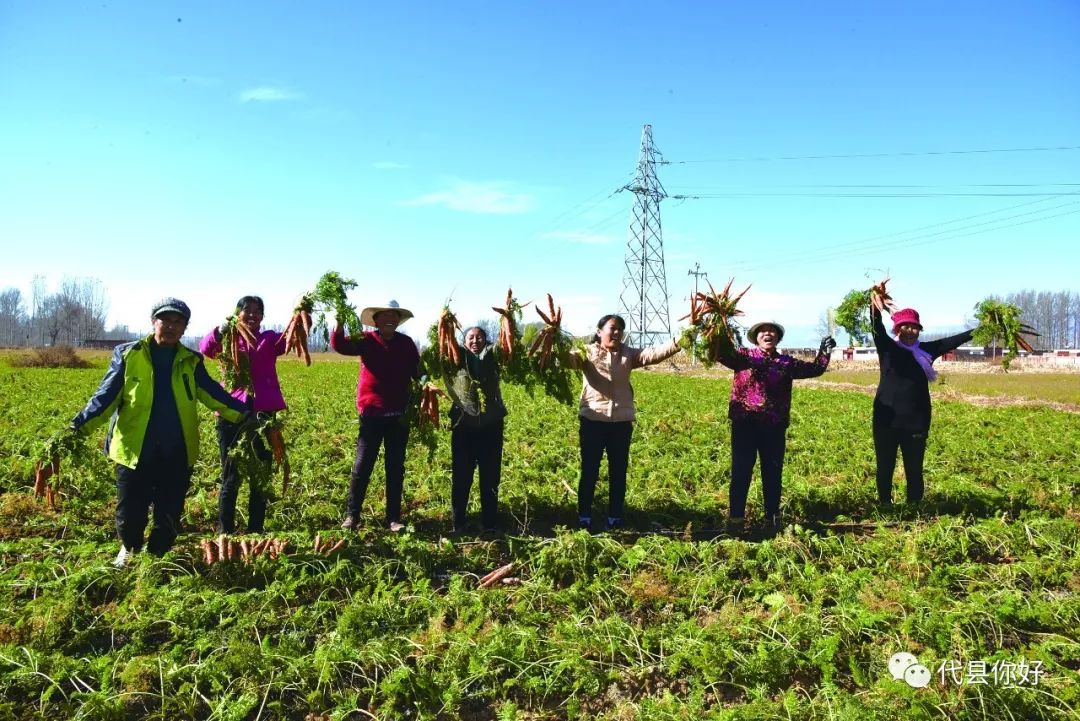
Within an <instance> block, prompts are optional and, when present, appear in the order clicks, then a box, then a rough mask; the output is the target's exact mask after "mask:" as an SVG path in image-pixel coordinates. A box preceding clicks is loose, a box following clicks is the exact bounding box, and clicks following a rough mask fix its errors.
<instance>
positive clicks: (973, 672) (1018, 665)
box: [889, 651, 1045, 688]
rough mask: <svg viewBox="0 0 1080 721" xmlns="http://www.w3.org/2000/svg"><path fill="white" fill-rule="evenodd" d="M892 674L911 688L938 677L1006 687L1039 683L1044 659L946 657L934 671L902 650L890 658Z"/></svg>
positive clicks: (963, 683) (956, 682) (946, 681)
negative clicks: (965, 658)
mask: <svg viewBox="0 0 1080 721" xmlns="http://www.w3.org/2000/svg"><path fill="white" fill-rule="evenodd" d="M889 673H890V674H891V675H892V677H893V679H894V680H896V681H904V682H906V683H907V685H908V686H911V687H912V688H926V687H927V686H929V685H930V681H931V680H932V679H933V677H934V676H937V677H938V679H939V680H940V681H941V684H942V685H943V686H949V685H952V686H977V685H994V686H1005V687H1014V688H1015V687H1021V686H1028V687H1030V686H1038V685H1039V680H1040V679H1041V678H1043V676H1044V675H1045V671H1044V669H1043V664H1042V661H1028V660H1027V659H1024V658H1021V659H1020V660H1019V661H1005V660H998V661H993V662H991V663H988V662H986V661H968V662H967V663H964V662H962V661H960V660H958V659H946V660H944V661H942V662H941V663H940V664H938V667H937V670H936V671H935V672H934V673H931V672H930V669H929V668H928V667H926V666H924V665H923V664H921V663H919V659H917V658H916V657H915V656H914V654H910V653H907V652H906V651H901V652H900V653H894V654H893V655H892V656H891V657H890V658H889Z"/></svg>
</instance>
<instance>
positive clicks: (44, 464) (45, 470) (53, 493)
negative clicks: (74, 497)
mask: <svg viewBox="0 0 1080 721" xmlns="http://www.w3.org/2000/svg"><path fill="white" fill-rule="evenodd" d="M54 477H55V478H56V479H57V482H55V483H49V480H50V479H51V478H54ZM59 478H60V458H59V456H53V457H52V458H50V459H48V460H44V461H42V460H38V461H37V462H35V463H34V497H35V498H42V497H44V498H45V503H47V504H48V505H49V508H56V507H57V505H59V503H58V501H57V498H59V496H60V490H59V488H58V487H55V488H54V485H56V486H59Z"/></svg>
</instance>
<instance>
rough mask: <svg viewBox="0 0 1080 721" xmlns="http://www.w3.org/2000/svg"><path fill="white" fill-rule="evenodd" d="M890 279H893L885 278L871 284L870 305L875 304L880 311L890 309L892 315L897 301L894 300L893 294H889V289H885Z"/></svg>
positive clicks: (883, 311)
mask: <svg viewBox="0 0 1080 721" xmlns="http://www.w3.org/2000/svg"><path fill="white" fill-rule="evenodd" d="M889 280H891V279H890V278H885V279H884V280H882V281H880V282H878V283H875V284H874V285H872V286H870V305H871V306H873V307H874V308H875V309H876V310H877V312H878V313H885V312H886V311H888V313H889V314H890V315H892V312H893V311H894V310H896V303H895V302H893V299H892V296H891V295H889V291H887V290H885V285H886V284H887V283H888V282H889Z"/></svg>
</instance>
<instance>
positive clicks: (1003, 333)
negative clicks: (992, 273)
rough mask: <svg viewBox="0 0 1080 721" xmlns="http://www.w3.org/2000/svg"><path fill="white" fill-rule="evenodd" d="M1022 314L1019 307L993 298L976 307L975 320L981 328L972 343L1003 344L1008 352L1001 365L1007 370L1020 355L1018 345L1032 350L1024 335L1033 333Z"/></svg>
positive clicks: (974, 334) (974, 335) (985, 344)
mask: <svg viewBox="0 0 1080 721" xmlns="http://www.w3.org/2000/svg"><path fill="white" fill-rule="evenodd" d="M1021 312H1022V311H1021V310H1020V308H1018V307H1017V306H1015V305H1010V304H1009V303H1005V302H1002V301H999V300H995V299H993V298H987V299H986V300H984V301H981V302H980V303H978V304H976V306H975V319H976V320H978V321H979V326H978V328H976V329H975V332H974V333H972V341H973V342H974V343H975V344H976V345H984V346H987V345H991V344H994V343H1001V344H1003V345H1004V346H1005V348H1006V349H1007V350H1008V353H1007V354H1006V355H1005V357H1004V358H1003V359H1002V363H1001V365H1002V366H1003V367H1004V368H1005V370H1008V369H1009V365H1010V363H1011V362H1012V359H1013V358H1015V357H1016V356H1017V355H1018V351H1017V346H1018V345H1019V346H1021V347H1024V348H1025V349H1026V350H1030V347H1029V346H1028V345H1027V342H1026V341H1025V340H1024V338H1023V336H1022V334H1023V333H1033V331H1032V329H1031V328H1030V327H1029V326H1026V325H1024V323H1023V322H1021V320H1020V314H1021Z"/></svg>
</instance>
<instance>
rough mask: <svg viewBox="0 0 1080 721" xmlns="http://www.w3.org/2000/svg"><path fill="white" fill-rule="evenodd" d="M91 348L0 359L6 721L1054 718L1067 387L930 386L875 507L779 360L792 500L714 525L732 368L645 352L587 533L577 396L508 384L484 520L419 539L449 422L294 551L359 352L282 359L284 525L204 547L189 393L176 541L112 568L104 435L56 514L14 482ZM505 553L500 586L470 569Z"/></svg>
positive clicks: (1069, 714) (1073, 521) (1063, 595)
mask: <svg viewBox="0 0 1080 721" xmlns="http://www.w3.org/2000/svg"><path fill="white" fill-rule="evenodd" d="M100 377H101V369H100V368H98V369H90V370H55V371H54V370H37V369H35V370H18V371H16V370H11V369H4V368H0V404H2V407H3V408H4V409H5V411H4V415H3V416H2V417H0V719H9V718H10V719H22V718H37V717H41V716H53V717H62V718H102V719H109V718H116V719H125V718H155V719H156V718H160V719H166V718H168V719H186V718H191V719H195V718H198V719H207V718H213V719H255V718H263V719H266V718H287V719H298V720H299V719H304V718H305V717H307V716H308V715H309V714H312V715H321V716H323V717H324V718H334V719H345V718H350V719H351V718H365V719H366V718H378V719H402V718H410V719H413V718H424V719H469V720H472V719H529V720H532V721H538V720H540V719H544V720H547V719H611V720H615V719H649V720H650V721H651V720H652V719H699V718H700V719H725V720H734V719H746V720H752V719H762V720H764V719H774V718H796V719H852V720H855V719H859V720H861V719H909V718H916V719H982V718H1005V719H1008V718H1013V719H1076V718H1078V715H1077V711H1076V709H1077V708H1080V684H1078V683H1077V681H1080V677H1078V676H1080V674H1078V669H1080V643H1078V636H1080V580H1078V579H1080V513H1078V512H1077V510H1076V509H1077V508H1078V501H1080V471H1078V470H1077V466H1076V458H1077V457H1080V429H1078V427H1077V424H1076V422H1075V416H1073V415H1071V414H1066V413H1061V412H1058V411H1055V410H1052V409H1046V408H1030V407H1006V408H985V407H974V406H971V405H968V404H965V403H961V402H955V401H950V400H941V401H936V402H935V420H934V424H935V425H934V429H933V432H932V434H931V437H930V444H929V449H928V453H927V484H928V491H927V497H926V500H925V501H924V502H923V504H921V505H920V506H919V507H917V508H909V507H904V506H900V507H898V508H897V509H896V510H895V511H891V512H888V513H884V514H882V513H880V512H878V511H877V510H875V509H874V507H873V498H874V495H875V493H874V489H873V477H872V472H873V471H872V469H873V451H872V448H871V443H870V437H869V418H870V407H871V398H870V397H869V396H868V395H865V394H863V393H858V392H851V391H841V390H829V389H809V388H801V389H798V390H797V391H796V393H795V399H794V405H793V422H792V426H791V429H790V431H789V444H788V456H787V464H786V466H785V478H784V512H785V514H786V516H787V517H788V518H789V519H790V520H791V521H792V524H791V525H790V526H789V527H788V528H787V529H785V530H784V531H783V532H782V533H780V534H779V535H771V534H769V533H766V532H765V531H764V529H762V528H761V527H760V526H758V525H753V526H752V528H751V530H750V532H749V534H748V535H747V537H741V538H732V537H729V536H727V535H726V534H725V533H724V532H722V531H719V530H717V529H721V528H722V527H723V524H722V521H723V518H724V517H725V515H726V513H727V478H728V464H729V461H728V459H729V454H730V447H729V445H728V422H727V419H726V405H727V393H728V390H729V385H728V383H727V381H725V380H723V379H715V378H696V377H695V378H687V377H680V376H674V375H663V374H653V373H639V374H637V375H636V380H635V387H636V390H637V401H638V405H639V419H638V423H637V425H636V427H635V435H634V445H633V449H632V456H631V470H630V478H629V486H630V489H629V494H628V506H629V513H628V528H627V529H626V531H625V532H622V533H619V534H613V535H609V534H602V535H598V536H590V535H588V534H586V533H583V532H573V531H570V530H567V527H568V526H572V524H573V520H574V518H575V512H574V505H573V502H574V499H573V498H572V496H571V494H570V493H569V492H568V491H567V489H566V486H567V485H569V486H571V487H573V486H575V485H576V476H577V447H576V442H575V441H574V440H573V439H574V436H575V431H576V418H575V415H576V414H575V410H574V409H573V408H569V407H565V406H560V405H558V404H555V403H553V402H552V401H550V400H549V399H547V398H543V397H538V398H530V397H528V396H527V395H526V394H524V392H522V391H520V390H519V389H516V388H506V389H505V395H506V398H507V403H508V406H509V408H510V410H511V416H510V417H509V419H508V427H507V443H506V452H505V456H504V475H503V486H502V493H501V504H502V507H503V510H502V515H501V520H502V522H503V525H504V526H505V527H506V528H507V530H508V533H507V535H505V536H503V537H500V538H495V539H486V538H478V537H474V536H465V537H461V538H454V539H449V538H445V537H444V536H445V535H446V532H447V531H448V529H449V526H450V509H449V485H450V484H449V480H450V474H449V467H448V466H449V452H448V439H447V438H446V437H445V434H444V436H443V437H442V438H441V439H440V445H439V448H438V449H437V453H436V456H435V461H434V463H433V464H430V465H429V464H428V462H427V458H426V454H425V453H423V452H421V449H419V448H415V449H413V450H412V451H411V452H410V455H409V459H408V468H407V470H408V474H407V480H406V506H405V507H406V520H407V521H408V522H409V524H410V528H409V531H408V532H407V533H405V534H402V535H399V536H395V535H391V534H388V533H385V532H383V531H382V530H381V529H380V527H379V524H378V519H380V518H381V516H382V509H383V498H382V493H381V486H382V476H381V471H377V473H376V477H375V478H374V479H373V481H372V484H371V489H372V490H371V491H370V492H369V496H368V499H367V502H366V504H365V508H364V521H365V526H364V528H363V529H362V530H361V531H360V532H359V533H358V534H356V535H354V536H350V537H349V541H348V543H347V545H346V547H345V549H344V550H343V552H341V553H340V554H338V555H336V556H334V557H331V558H327V557H325V556H320V555H316V554H315V553H313V552H311V551H309V550H307V549H311V547H312V538H313V537H314V535H315V534H316V533H321V534H322V535H323V537H324V538H326V537H327V536H330V537H332V538H340V537H342V535H343V534H342V533H341V532H340V531H337V530H334V529H336V526H337V524H338V523H339V522H340V520H341V517H342V513H343V508H344V499H345V493H346V487H347V478H348V471H349V467H350V465H351V461H352V446H353V442H354V440H355V416H354V410H353V402H354V390H355V382H356V367H355V365H354V364H351V363H318V362H317V363H316V364H315V365H314V366H313V367H312V368H310V369H305V368H303V367H302V365H300V364H297V363H291V362H290V363H285V364H283V365H282V381H283V386H284V390H285V393H286V397H287V399H288V401H289V403H290V414H289V420H288V425H287V431H286V434H287V440H288V442H289V444H290V448H291V451H290V456H291V459H292V467H293V484H292V486H291V487H290V490H289V493H288V495H287V496H286V497H284V498H282V499H279V500H277V501H275V502H274V503H273V504H272V505H271V509H270V514H269V518H268V531H269V532H270V533H271V534H272V535H275V536H280V537H287V538H288V539H289V540H290V541H291V542H292V546H293V548H294V549H298V550H296V551H294V552H293V554H292V555H290V556H288V557H286V558H283V559H279V560H278V561H270V560H269V559H257V560H256V561H254V562H253V563H251V564H242V563H230V564H216V565H214V566H210V567H207V566H205V565H204V564H203V562H202V560H201V552H200V551H199V550H198V542H199V541H200V540H201V539H202V538H206V537H207V536H208V535H209V534H211V533H212V529H213V524H214V519H215V509H216V490H217V473H218V468H217V464H216V458H215V456H216V447H215V446H214V444H213V441H212V435H213V426H212V423H211V422H210V418H209V417H207V418H205V419H204V420H205V422H204V423H203V426H202V434H203V446H202V457H201V458H200V459H199V462H198V463H197V464H196V468H195V476H194V479H193V486H192V490H191V492H190V495H189V500H188V504H187V514H186V528H185V532H184V533H183V534H182V535H181V537H180V540H179V543H178V545H177V548H176V549H175V550H174V551H173V552H171V553H170V554H168V555H167V556H166V557H165V558H163V559H155V558H153V557H146V556H139V557H137V561H136V563H135V564H134V565H133V566H132V567H131V568H129V569H126V570H125V571H123V572H116V571H113V570H111V569H109V568H108V567H107V565H106V564H107V561H108V560H109V559H110V558H111V557H112V555H114V554H115V551H116V548H117V545H116V541H115V538H114V534H113V531H112V528H111V514H112V506H113V503H114V499H115V491H114V489H113V485H112V477H111V473H110V468H109V465H108V463H107V462H106V461H105V459H104V458H102V457H96V458H95V459H94V460H93V461H92V462H91V463H90V464H89V465H88V466H86V467H83V468H79V469H64V473H65V474H66V479H65V482H66V484H67V486H66V487H67V489H68V496H67V498H66V500H65V503H64V506H63V508H62V509H61V510H60V511H59V512H51V511H48V510H47V509H45V508H44V506H42V505H40V504H38V503H36V502H34V501H33V500H32V499H31V498H29V496H28V494H27V489H28V483H27V481H28V478H29V475H30V472H31V469H32V456H33V451H34V446H35V444H36V443H37V442H39V441H40V440H41V439H42V438H44V437H45V436H46V435H48V433H49V432H51V431H52V430H54V429H55V428H56V427H57V426H58V425H59V424H62V423H63V422H64V421H65V420H66V419H67V418H69V417H70V416H71V415H73V414H74V413H75V412H76V411H77V410H78V409H79V407H80V405H81V404H82V403H83V402H84V401H85V399H86V398H87V397H88V396H89V394H90V393H91V392H92V390H93V388H94V387H95V386H96V384H97V382H98V381H99V380H100ZM1000 379H1001V376H993V377H992V380H994V381H996V380H1000ZM988 380H990V379H988ZM899 484H900V485H901V486H902V480H901V481H900V482H899ZM603 485H604V482H603V480H602V481H601V487H602V490H603ZM758 489H759V486H758V485H757V483H756V482H755V485H754V487H753V488H752V489H751V503H750V506H751V508H750V516H751V518H756V517H758V516H760V490H758ZM600 495H601V497H600V498H598V501H597V503H598V506H600V505H602V504H603V503H604V502H605V501H606V499H605V498H603V497H602V494H600ZM474 500H475V499H474ZM245 507H246V502H245V499H243V498H241V499H240V502H239V503H238V509H240V510H241V515H242V509H244V508H245ZM598 510H599V509H598ZM474 511H475V509H474ZM597 515H602V514H601V513H598V514H597ZM510 561H513V562H514V563H515V571H514V577H515V578H516V579H517V585H507V586H502V587H499V588H495V589H490V590H480V589H478V588H477V579H478V577H479V576H481V575H483V574H484V573H486V572H488V571H490V570H492V569H494V568H496V567H498V566H500V565H502V564H504V563H507V562H510ZM897 651H908V652H911V653H914V654H915V655H916V656H917V657H918V658H919V660H920V661H921V662H922V663H924V664H925V665H926V666H927V667H928V668H931V670H933V671H936V670H937V668H938V666H939V665H940V664H941V663H942V662H944V661H947V660H950V659H957V660H960V661H963V662H964V663H966V662H967V661H986V662H987V664H988V665H989V664H991V663H993V661H995V660H1008V661H1013V662H1016V661H1020V660H1026V661H1028V662H1034V661H1040V662H1042V663H1043V667H1044V670H1043V678H1042V680H1041V681H1040V684H1039V685H1038V686H1036V687H1023V688H1015V687H1014V688H1006V687H1000V686H993V685H988V686H957V685H953V684H943V683H940V682H939V680H938V679H937V677H936V676H935V680H934V682H933V683H932V684H931V685H930V686H929V687H928V688H925V689H914V688H912V687H910V686H908V685H907V684H905V683H903V682H898V681H894V680H892V678H891V676H889V674H888V671H887V668H886V664H887V660H888V658H889V656H890V655H892V654H893V653H895V652H897Z"/></svg>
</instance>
